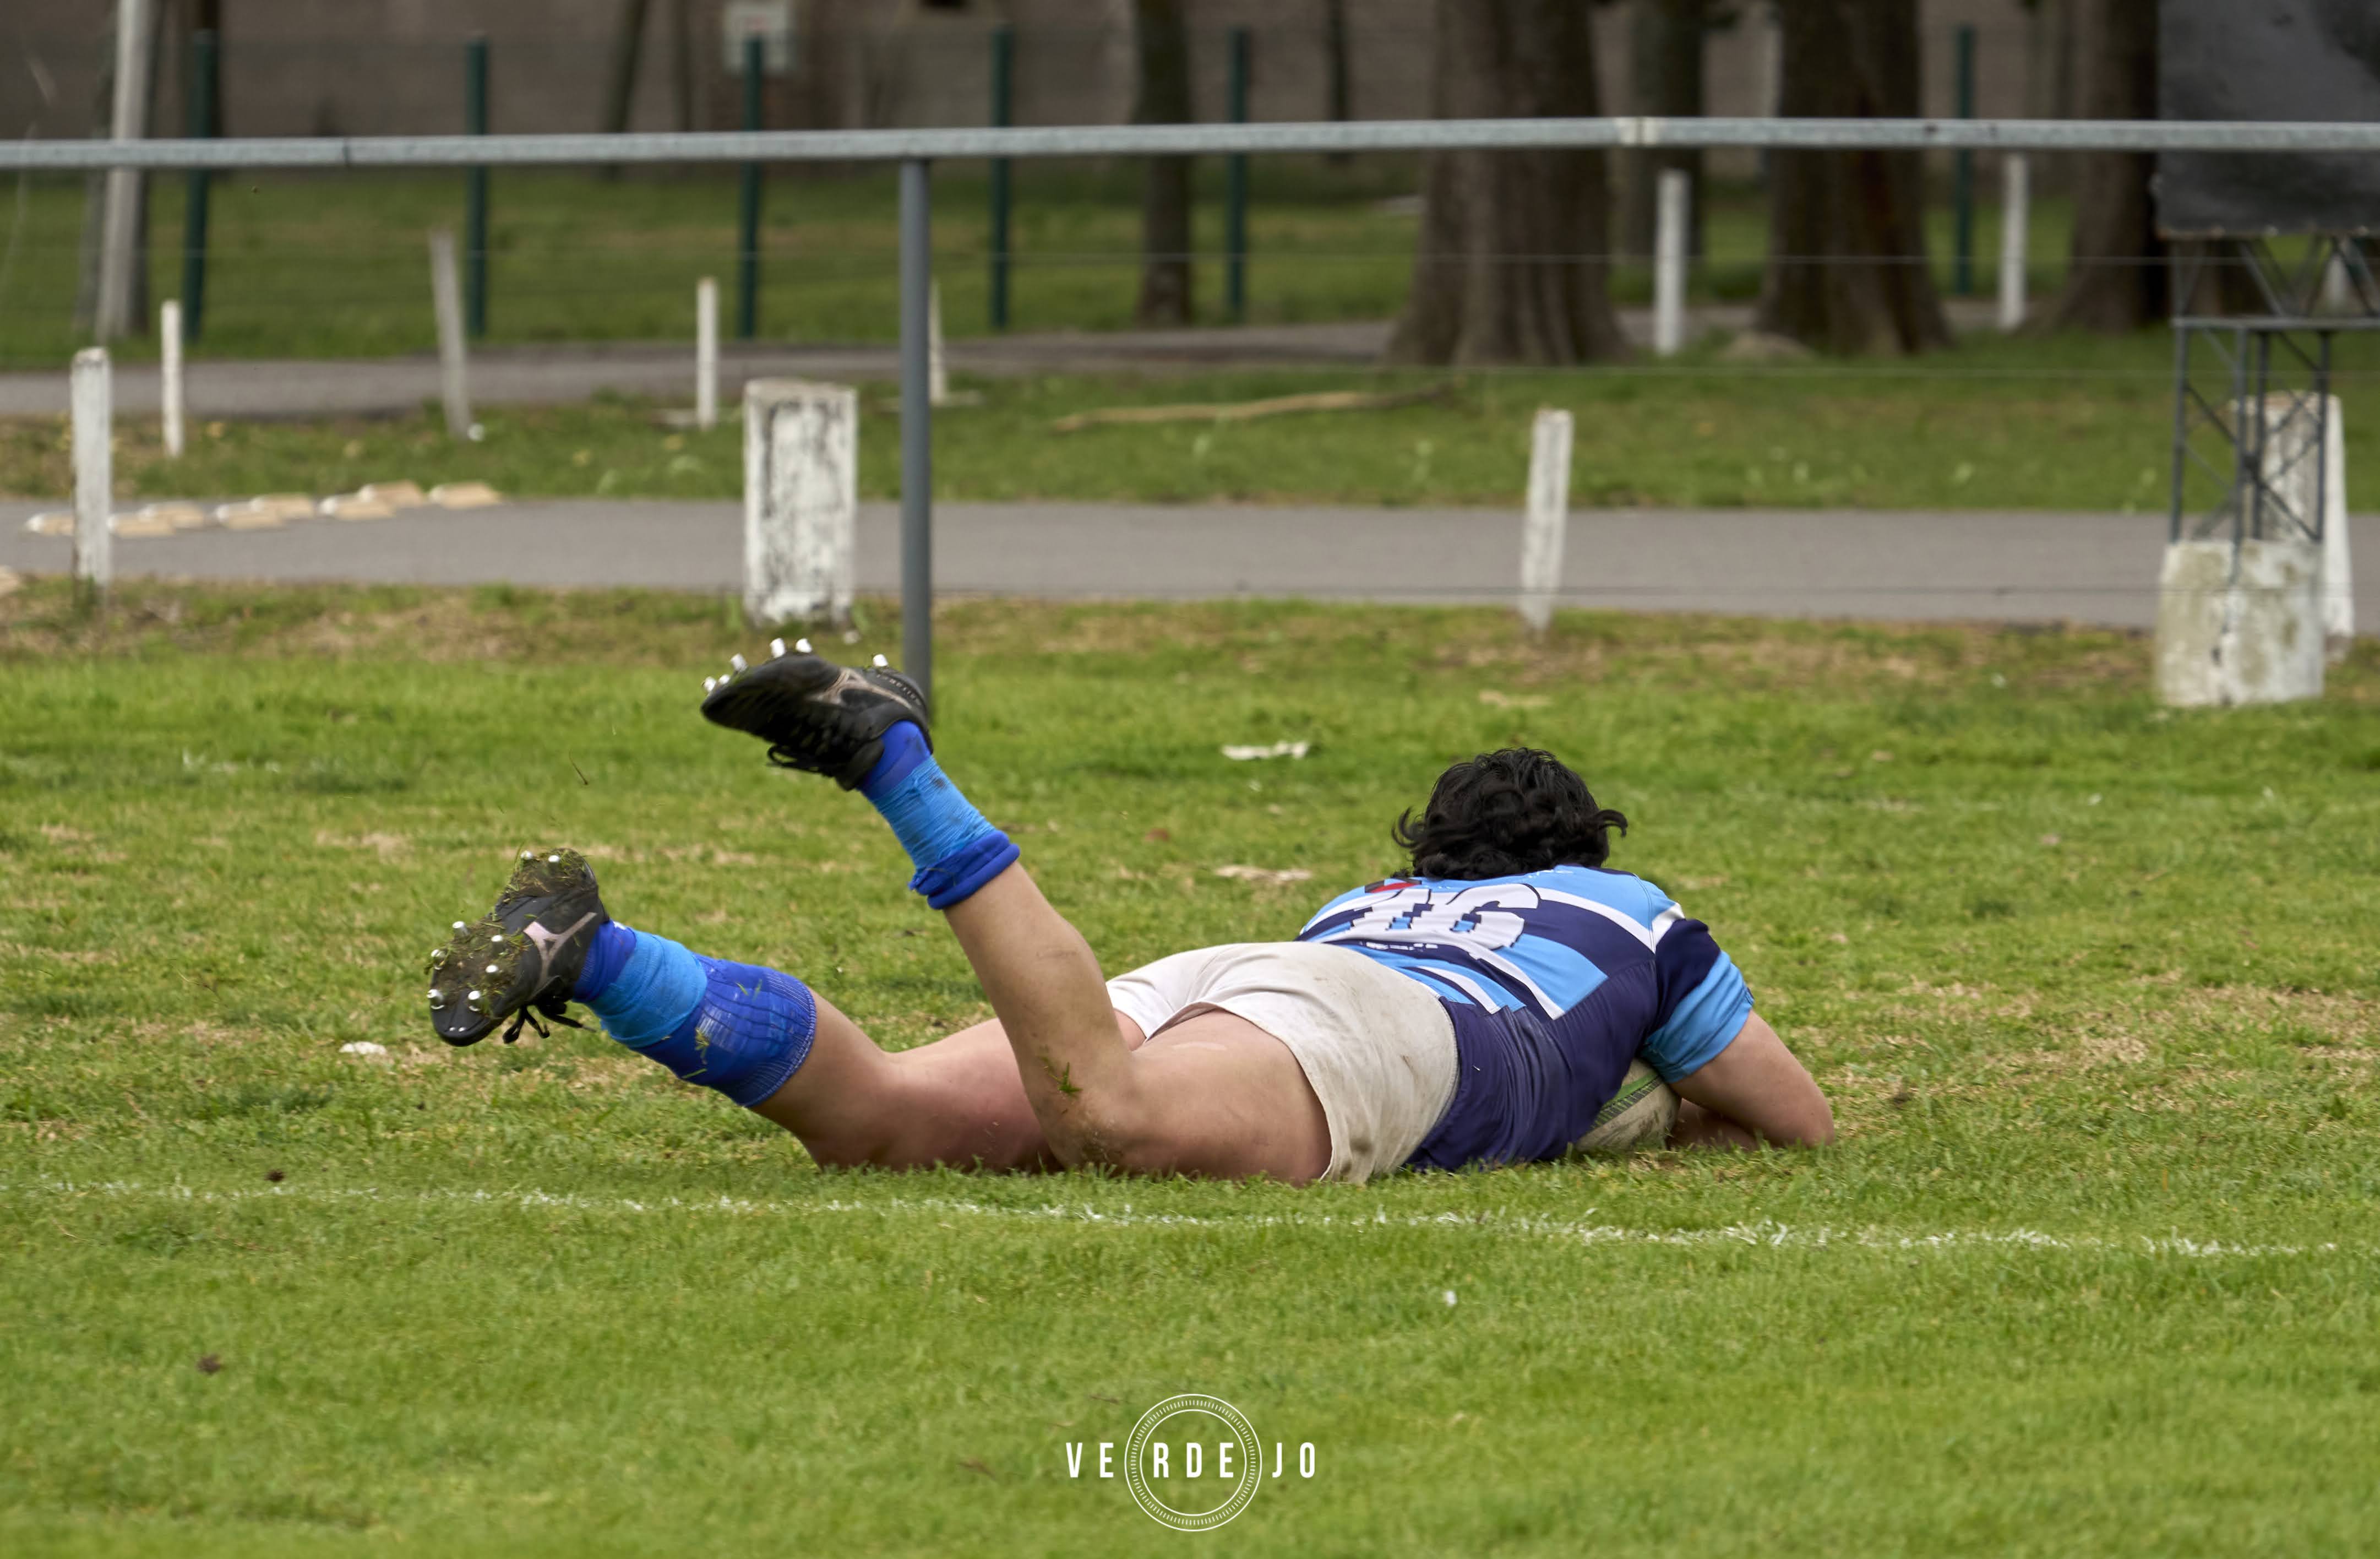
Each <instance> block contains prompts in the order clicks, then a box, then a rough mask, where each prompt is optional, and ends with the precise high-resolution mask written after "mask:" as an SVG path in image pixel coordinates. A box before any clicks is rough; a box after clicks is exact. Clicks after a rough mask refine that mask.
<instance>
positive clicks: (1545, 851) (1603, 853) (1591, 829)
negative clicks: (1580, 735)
mask: <svg viewBox="0 0 2380 1559" xmlns="http://www.w3.org/2000/svg"><path fill="white" fill-rule="evenodd" d="M1615 828H1617V829H1618V830H1620V832H1621V833H1622V834H1625V833H1627V832H1628V820H1627V819H1626V818H1624V817H1621V815H1620V814H1619V813H1618V812H1615V811H1613V810H1610V809H1609V808H1608V807H1597V805H1596V804H1595V798H1594V797H1593V796H1592V795H1589V794H1588V792H1587V788H1586V782H1585V780H1583V779H1581V778H1579V777H1578V776H1577V775H1576V774H1574V773H1572V772H1571V771H1570V770H1569V769H1568V768H1567V767H1565V766H1564V765H1563V764H1562V762H1561V761H1560V760H1559V759H1557V758H1556V757H1555V756H1554V755H1553V754H1552V753H1550V752H1539V751H1538V750H1537V749H1536V748H1533V747H1508V748H1506V749H1504V750H1502V751H1501V752H1483V753H1481V754H1480V755H1479V756H1478V757H1476V758H1473V759H1468V760H1466V761H1463V762H1461V763H1457V764H1455V765H1454V766H1453V767H1452V768H1451V769H1449V770H1447V771H1446V773H1442V774H1440V775H1439V776H1438V784H1437V786H1435V787H1433V788H1432V789H1431V791H1430V793H1429V805H1428V806H1427V807H1424V808H1423V809H1422V813H1421V816H1420V817H1419V818H1418V819H1416V818H1415V816H1414V815H1413V813H1411V812H1406V813H1404V814H1403V815H1402V816H1401V817H1399V818H1398V819H1397V824H1396V827H1395V828H1394V829H1393V830H1391V831H1390V832H1391V834H1392V836H1393V837H1394V838H1395V839H1396V842H1397V844H1398V846H1400V847H1402V848H1403V849H1407V850H1410V851H1412V852H1413V870H1414V875H1415V876H1416V877H1469V878H1477V877H1511V876H1514V875H1517V874H1518V873H1521V872H1524V871H1548V870H1549V869H1550V868H1553V867H1556V866H1601V865H1602V864H1603V862H1604V859H1605V858H1606V857H1608V856H1609V855H1610V853H1611V839H1610V834H1611V830H1613V829H1615Z"/></svg>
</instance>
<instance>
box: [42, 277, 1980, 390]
mask: <svg viewBox="0 0 2380 1559" xmlns="http://www.w3.org/2000/svg"><path fill="white" fill-rule="evenodd" d="M1988 307H1989V305H1988V304H1978V303H1973V302H1972V301H1970V300H1966V299H1954V300H1953V301H1952V304H1951V312H1952V314H1953V317H1954V319H1955V320H1956V322H1957V323H1959V324H1960V325H1961V328H1982V326H1983V324H1984V323H1985V317H1984V316H1983V315H1981V314H1977V313H1976V312H1975V311H1976V310H1978V309H1988ZM1620 316H1621V327H1622V328H1623V329H1624V330H1626V331H1627V332H1628V333H1629V335H1630V336H1631V338H1632V339H1633V340H1635V341H1636V342H1637V344H1638V345H1640V346H1643V345H1647V344H1649V343H1650V342H1651V340H1652V323H1651V318H1650V315H1649V311H1646V310H1643V309H1622V310H1621V311H1620ZM1971 316H1973V317H1971ZM1751 318H1752V311H1751V310H1750V308H1749V307H1747V306H1744V305H1741V304H1735V305H1728V304H1722V305H1718V306H1717V307H1714V308H1709V309H1705V310H1700V311H1696V314H1695V317H1694V323H1695V324H1696V326H1697V327H1698V328H1701V329H1719V330H1730V331H1732V330H1742V329H1743V328H1744V327H1745V326H1746V325H1748V324H1749V323H1751ZM1388 339H1389V325H1388V323H1387V322H1385V321H1365V320H1358V321H1354V322H1349V323H1332V324H1299V325H1245V326H1237V327H1230V326H1215V327H1209V328H1205V329H1199V330H1125V331H1102V332H1099V333H1096V334H1093V333H1085V332H1078V331H1066V332H1052V333H1038V334H1036V333H1026V332H1020V333H1018V334H1015V335H1001V336H984V337H979V338H975V339H969V340H964V341H954V342H953V343H951V347H950V360H951V366H952V368H953V371H957V372H960V373H974V374H981V375H984V376H986V377H990V378H1014V377H1022V376H1026V375H1031V374H1038V373H1152V374H1162V373H1184V372H1190V371H1205V370H1210V369H1225V368H1283V367H1291V368H1325V369H1339V370H1342V371H1353V370H1359V369H1365V368H1369V367H1371V366H1373V365H1374V364H1375V363H1377V362H1378V360H1379V357H1380V351H1381V349H1382V348H1383V347H1386V346H1387V344H1388ZM898 371H899V370H898V364H897V363H896V361H895V356H894V348H893V347H892V346H891V345H890V344H886V345H882V346H824V347H786V346H753V347H744V346H736V345H730V346H727V347H723V348H722V353H721V360H720V377H721V380H722V384H721V394H722V397H723V399H724V400H725V401H726V403H727V404H730V405H732V404H734V403H735V400H736V399H737V398H739V397H740V396H742V395H743V393H744V384H745V382H746V381H747V380H750V379H764V378H774V377H793V378H809V379H831V380H841V381H846V382H847V381H852V380H861V381H867V380H879V381H881V380H890V379H892V378H894V377H896V375H897V373H898ZM186 389H187V393H188V396H189V405H190V415H191V416H192V417H194V418H197V419H199V420H205V419H208V418H211V417H230V418H269V417H342V416H357V417H362V416H384V415H389V414H392V413H396V412H406V411H412V410H415V409H417V408H419V407H420V406H421V405H422V404H423V403H424V402H426V401H435V400H436V399H437V398H438V396H439V388H438V359H436V357H435V356H433V355H431V354H430V353H426V352H425V353H421V354H419V355H417V356H412V357H402V358H371V359H302V360H294V361H272V360H259V361H239V360H236V359H225V360H221V361H217V360H212V359H198V360H195V361H193V362H192V363H191V364H190V365H189V368H188V376H187V384H186ZM603 392H609V393H612V394H616V395H634V396H655V397H658V398H661V399H664V400H669V399H681V400H684V401H685V402H686V403H687V404H688V405H691V404H692V403H693V399H694V344H693V342H692V341H691V340H689V341H686V342H683V343H677V342H661V343H652V342H643V343H637V342H623V343H616V344H610V345H591V346H576V347H483V348H481V349H480V350H479V351H476V352H474V353H473V354H472V358H471V398H472V400H473V402H474V404H477V405H481V406H504V405H556V404H560V403H563V402H568V401H580V400H586V399H589V398H590V397H592V396H595V395H597V394H599V393H603ZM115 405H116V408H117V409H118V410H119V411H123V412H128V413H130V414H133V415H136V416H154V415H155V414H156V411H157V371H156V369H155V368H153V367H147V366H127V367H125V368H122V369H119V370H118V371H117V372H116V375H115ZM66 409H67V373H66V365H65V364H63V363H61V364H59V365H58V367H57V369H56V370H55V371H40V372H18V373H0V417H48V416H59V415H63V414H64V413H65V411H66Z"/></svg>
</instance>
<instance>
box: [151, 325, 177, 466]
mask: <svg viewBox="0 0 2380 1559" xmlns="http://www.w3.org/2000/svg"><path fill="white" fill-rule="evenodd" d="M157 397H158V407H159V411H160V413H161V418H162V420H163V421H164V436H165V453H166V455H167V456H168V457H171V458H173V459H176V460H178V459H180V458H181V457H182V305H181V304H180V302H178V301H177V300H176V299H174V298H167V299H166V300H165V301H164V304H163V305H162V306H161V307H160V308H159V309H158V311H157Z"/></svg>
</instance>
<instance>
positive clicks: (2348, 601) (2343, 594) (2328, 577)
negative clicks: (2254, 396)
mask: <svg viewBox="0 0 2380 1559" xmlns="http://www.w3.org/2000/svg"><path fill="white" fill-rule="evenodd" d="M2324 428H2325V440H2324V445H2323V451H2322V464H2323V482H2322V617H2323V621H2322V627H2323V641H2324V643H2325V646H2326V647H2327V651H2328V658H2329V660H2330V664H2333V665H2337V664H2338V663H2339V662H2341V661H2343V660H2345V659H2347V652H2348V651H2349V649H2350V648H2351V647H2352V646H2353V645H2354V643H2355V567H2354V561H2353V559H2351V558H2350V556H2349V555H2348V549H2347V525H2348V519H2347V429H2346V427H2345V426H2344V425H2343V424H2342V423H2341V421H2340V420H2339V409H2338V396H2332V397H2331V401H2330V416H2329V417H2328V418H2327V419H2326V420H2325V422H2324Z"/></svg>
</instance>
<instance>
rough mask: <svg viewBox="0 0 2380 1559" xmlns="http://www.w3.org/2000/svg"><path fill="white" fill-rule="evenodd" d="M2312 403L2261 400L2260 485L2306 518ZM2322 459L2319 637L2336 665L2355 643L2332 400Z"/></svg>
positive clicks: (2341, 460)
mask: <svg viewBox="0 0 2380 1559" xmlns="http://www.w3.org/2000/svg"><path fill="white" fill-rule="evenodd" d="M2311 402H2312V397H2310V396H2266V397H2265V482H2266V483H2267V484H2269V485H2270V486H2271V488H2272V490H2273V495H2274V497H2275V498H2277V500H2278V501H2279V502H2280V503H2282V504H2283V505H2287V506H2288V508H2289V512H2290V513H2292V514H2296V515H2300V516H2303V517H2305V518H2309V519H2310V518H2313V506H2314V457H2313V453H2312V452H2311V451H2309V450H2308V449H2307V447H2306V445H2307V441H2308V438H2309V435H2310V434H2311V432H2312V429H2313V408H2312V404H2311ZM2293 410H2294V413H2295V414H2294V415H2292V411H2293ZM2321 458H2322V633H2323V640H2324V642H2325V646H2326V647H2327V652H2328V658H2329V660H2330V662H2331V664H2334V665H2335V664H2338V662H2340V661H2343V660H2345V659H2346V658H2347V651H2348V647H2349V646H2350V644H2351V643H2353V642H2354V639H2355V572H2354V568H2353V566H2352V563H2351V560H2350V557H2349V555H2348V545H2347V543H2348V536H2347V523H2348V522H2347V430H2346V428H2345V426H2344V424H2343V421H2342V419H2341V417H2340V415H2339V408H2338V396H2331V397H2330V404H2329V406H2328V407H2327V408H2325V410H2324V415H2323V449H2322V457H2321Z"/></svg>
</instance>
